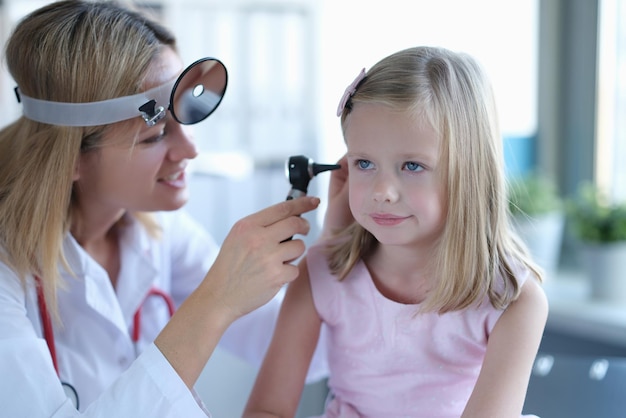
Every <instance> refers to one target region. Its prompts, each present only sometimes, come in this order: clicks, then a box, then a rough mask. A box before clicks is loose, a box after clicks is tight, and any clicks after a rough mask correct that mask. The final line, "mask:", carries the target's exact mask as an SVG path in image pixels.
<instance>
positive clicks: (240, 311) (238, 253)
mask: <svg viewBox="0 0 626 418" xmlns="http://www.w3.org/2000/svg"><path fill="white" fill-rule="evenodd" d="M319 203H320V201H319V199H318V198H316V197H308V196H305V197H300V198H297V199H292V200H287V201H283V202H280V203H278V204H275V205H273V206H270V207H269V208H267V209H264V210H261V211H259V212H257V213H255V214H252V215H250V216H247V217H245V218H243V219H241V220H239V221H238V222H237V223H235V225H234V226H233V228H232V229H231V231H230V233H229V234H228V236H227V237H226V239H225V240H224V243H223V244H222V247H221V249H220V252H219V254H218V256H217V259H216V260H215V262H214V263H213V266H212V267H211V269H210V270H209V272H208V273H207V275H206V276H205V278H204V280H203V281H202V282H201V283H200V285H199V286H198V288H197V289H196V290H195V291H194V292H193V293H192V294H191V295H190V296H189V297H188V298H187V299H186V300H185V301H184V302H183V303H182V304H181V306H180V307H179V308H178V310H177V311H176V312H175V313H174V315H173V316H172V318H171V319H170V321H169V323H168V324H167V325H166V326H165V328H164V329H163V331H161V333H160V334H159V336H158V337H157V338H156V340H155V344H156V346H157V347H158V348H159V350H160V351H161V352H162V353H163V355H164V356H165V358H166V359H167V360H168V361H169V363H170V364H171V365H172V367H173V368H174V370H176V372H177V373H178V375H179V376H180V377H181V378H182V379H183V381H184V382H185V384H186V385H187V386H188V387H189V388H190V389H192V388H193V385H194V384H195V383H196V381H197V379H198V376H199V375H200V373H201V372H202V370H203V369H204V366H205V364H206V362H207V361H208V359H209V358H210V356H211V355H212V354H213V350H214V349H215V347H216V346H217V343H218V342H219V340H220V338H221V337H222V335H223V334H224V332H225V331H226V329H227V328H228V327H229V326H230V324H231V323H232V322H233V321H234V320H236V319H237V318H239V317H240V316H242V315H244V314H246V313H248V312H251V311H252V310H254V309H256V308H258V307H260V306H261V305H263V304H265V303H267V302H268V301H269V300H270V299H271V298H272V297H274V296H275V295H276V293H278V291H279V290H280V288H281V287H282V286H283V285H284V284H286V283H289V282H291V281H293V280H294V279H295V278H296V277H297V276H298V267H296V266H294V265H292V264H291V261H293V260H295V259H297V258H298V257H300V256H301V255H302V254H303V253H304V250H305V245H304V242H303V241H302V240H299V239H292V240H288V241H286V239H287V238H289V237H291V236H294V235H295V234H307V233H308V232H309V223H308V221H307V220H306V219H304V218H302V217H300V215H301V214H303V213H305V212H308V211H311V210H313V209H315V208H317V206H318V205H319Z"/></svg>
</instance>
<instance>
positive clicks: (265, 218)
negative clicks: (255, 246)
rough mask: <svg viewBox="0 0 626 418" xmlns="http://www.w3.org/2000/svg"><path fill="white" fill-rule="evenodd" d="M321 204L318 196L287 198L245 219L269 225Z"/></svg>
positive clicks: (261, 224)
mask: <svg viewBox="0 0 626 418" xmlns="http://www.w3.org/2000/svg"><path fill="white" fill-rule="evenodd" d="M319 204H320V199H319V198H317V197H311V196H303V197H298V198H296V199H291V200H285V201H283V202H280V203H276V204H274V205H272V206H269V207H267V208H265V209H263V210H260V211H258V212H256V213H254V214H252V215H250V216H247V217H246V218H244V220H246V221H249V222H252V223H255V224H257V225H260V226H269V225H272V224H274V223H276V222H279V221H281V220H283V219H285V218H289V217H291V216H298V215H301V214H303V213H305V212H309V211H311V210H313V209H316V208H317V207H318V206H319Z"/></svg>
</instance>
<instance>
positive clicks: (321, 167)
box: [313, 163, 341, 176]
mask: <svg viewBox="0 0 626 418" xmlns="http://www.w3.org/2000/svg"><path fill="white" fill-rule="evenodd" d="M340 168H341V165H340V164H317V163H313V175H314V176H316V175H318V174H319V173H321V172H323V171H330V170H338V169H340Z"/></svg>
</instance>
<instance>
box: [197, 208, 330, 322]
mask: <svg viewBox="0 0 626 418" xmlns="http://www.w3.org/2000/svg"><path fill="white" fill-rule="evenodd" d="M318 205H319V199H318V198H316V197H302V198H299V199H294V200H293V201H285V202H280V203H278V204H275V205H273V206H270V207H269V208H267V209H264V210H262V211H260V212H257V213H255V214H253V215H250V216H248V217H246V218H243V219H241V220H239V221H238V222H237V223H235V225H234V226H233V228H232V229H231V231H230V233H229V234H228V236H227V237H226V239H225V240H224V243H223V244H222V247H221V250H220V253H219V255H218V257H217V259H216V261H215V262H214V263H213V266H212V267H211V270H210V271H209V273H208V275H207V279H209V282H208V283H207V285H209V286H211V287H212V288H213V291H214V292H215V293H216V294H219V298H217V299H218V302H219V303H220V304H222V305H223V308H224V310H225V312H230V313H231V314H232V315H233V320H234V319H236V318H238V317H239V316H241V315H244V314H246V313H248V312H250V311H252V310H254V309H256V308H258V307H259V306H261V305H264V304H265V303H267V302H268V301H269V300H270V299H271V298H272V297H274V296H275V295H276V293H277V292H278V291H279V290H280V288H281V287H282V286H283V285H284V284H286V283H288V282H290V281H292V280H294V279H295V278H296V277H297V276H298V268H297V267H296V266H294V265H292V264H290V262H291V261H293V260H295V259H297V258H298V257H300V256H301V255H302V254H303V253H304V251H305V245H304V242H303V241H302V240H299V239H293V240H288V241H285V239H286V238H289V237H291V236H293V235H295V234H302V235H305V234H307V233H308V232H309V223H308V221H307V220H306V219H304V218H302V217H300V216H299V215H300V214H302V213H305V212H308V211H310V210H312V209H315V208H316V207H317V206H318ZM205 281H206V280H205Z"/></svg>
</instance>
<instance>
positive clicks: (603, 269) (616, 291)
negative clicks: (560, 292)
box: [567, 183, 626, 303]
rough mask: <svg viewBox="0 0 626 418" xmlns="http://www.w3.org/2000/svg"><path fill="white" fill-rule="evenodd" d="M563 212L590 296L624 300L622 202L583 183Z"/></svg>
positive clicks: (625, 210) (625, 209) (625, 223)
mask: <svg viewBox="0 0 626 418" xmlns="http://www.w3.org/2000/svg"><path fill="white" fill-rule="evenodd" d="M567 216H568V223H569V225H570V228H571V231H572V235H573V236H574V237H575V238H576V239H577V240H578V242H579V245H578V249H579V252H580V255H581V261H582V267H583V269H584V270H585V272H586V275H587V277H588V278H589V280H590V285H591V297H592V298H594V299H599V300H604V301H609V302H617V303H625V302H626V203H624V202H612V201H610V200H609V199H608V197H607V196H606V195H605V194H604V193H602V191H601V190H600V189H599V188H598V187H596V186H594V185H593V184H591V183H583V184H581V186H580V187H579V190H578V193H577V194H576V196H575V197H574V198H573V199H570V200H569V202H568V205H567Z"/></svg>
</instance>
